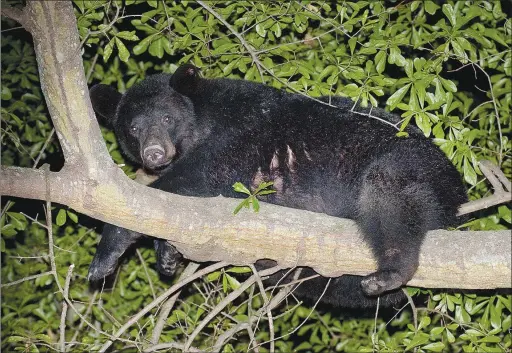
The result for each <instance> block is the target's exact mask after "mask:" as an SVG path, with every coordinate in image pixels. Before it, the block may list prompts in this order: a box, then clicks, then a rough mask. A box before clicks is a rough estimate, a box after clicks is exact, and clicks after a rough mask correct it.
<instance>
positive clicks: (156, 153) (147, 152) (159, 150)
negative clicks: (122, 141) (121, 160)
mask: <svg viewBox="0 0 512 353" xmlns="http://www.w3.org/2000/svg"><path fill="white" fill-rule="evenodd" d="M142 155H143V158H144V162H145V164H148V165H153V166H156V165H160V164H162V162H163V161H164V157H165V150H164V149H163V147H162V146H160V145H151V146H148V147H146V148H144V151H143V152H142Z"/></svg>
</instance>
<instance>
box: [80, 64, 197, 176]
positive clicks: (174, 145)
mask: <svg viewBox="0 0 512 353" xmlns="http://www.w3.org/2000/svg"><path fill="white" fill-rule="evenodd" d="M199 81H200V78H199V75H198V70H197V69H196V68H195V67H194V66H192V65H184V66H181V67H180V68H178V69H177V70H176V72H175V73H174V74H173V75H167V74H158V75H153V76H149V77H148V78H146V79H145V80H143V81H142V82H140V83H138V84H136V85H134V86H132V87H131V88H129V89H128V90H127V91H126V93H125V94H121V93H119V92H117V91H116V90H114V89H113V88H111V87H110V86H107V85H102V84H98V85H95V86H93V87H92V88H91V90H90V97H91V102H92V105H93V108H94V110H95V111H96V113H97V114H98V115H99V116H100V117H101V118H103V119H102V120H103V122H104V123H105V125H107V126H109V127H111V128H113V129H114V132H115V134H116V136H117V139H118V141H119V144H120V146H121V149H122V151H123V152H124V153H125V154H126V155H127V156H128V157H129V158H130V159H131V160H132V161H134V162H136V163H138V164H140V165H142V166H143V167H144V168H146V169H149V170H151V171H160V170H162V169H164V168H165V167H166V166H168V165H169V164H171V163H172V162H173V161H174V160H176V159H177V158H179V157H180V156H182V155H185V154H186V153H187V152H188V151H189V150H191V149H192V148H193V147H194V146H195V145H196V143H197V141H198V140H199V138H200V137H201V136H200V135H201V132H200V131H201V130H202V129H201V128H200V123H199V122H198V119H197V117H196V114H195V112H194V105H193V103H192V100H191V99H190V98H189V97H188V96H187V95H189V94H192V93H193V91H195V90H196V86H197V84H198V83H199Z"/></svg>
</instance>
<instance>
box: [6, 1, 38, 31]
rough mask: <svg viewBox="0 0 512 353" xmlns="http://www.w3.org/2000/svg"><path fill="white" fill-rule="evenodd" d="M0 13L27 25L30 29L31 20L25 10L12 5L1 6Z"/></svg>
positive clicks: (26, 27)
mask: <svg viewBox="0 0 512 353" xmlns="http://www.w3.org/2000/svg"><path fill="white" fill-rule="evenodd" d="M0 11H1V12H0V14H1V15H2V16H4V17H7V18H10V19H11V20H13V21H16V22H18V23H19V24H20V25H22V26H23V27H25V29H26V30H30V29H31V28H30V26H29V21H28V20H27V16H26V15H25V13H24V12H23V10H20V9H17V8H15V7H12V6H3V5H2V6H1V9H0Z"/></svg>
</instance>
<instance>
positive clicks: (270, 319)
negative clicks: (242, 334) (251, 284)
mask: <svg viewBox="0 0 512 353" xmlns="http://www.w3.org/2000/svg"><path fill="white" fill-rule="evenodd" d="M250 267H251V270H252V272H253V273H254V275H255V276H256V283H257V284H258V287H259V289H260V293H261V297H262V298H263V302H264V304H265V306H266V307H268V304H269V299H268V297H267V293H266V292H265V287H264V286H263V282H262V281H261V277H260V275H259V273H258V271H257V270H256V267H254V265H251V266H250ZM267 317H268V328H269V334H270V350H269V351H270V353H274V351H275V342H274V337H275V334H274V318H273V317H272V311H271V310H267Z"/></svg>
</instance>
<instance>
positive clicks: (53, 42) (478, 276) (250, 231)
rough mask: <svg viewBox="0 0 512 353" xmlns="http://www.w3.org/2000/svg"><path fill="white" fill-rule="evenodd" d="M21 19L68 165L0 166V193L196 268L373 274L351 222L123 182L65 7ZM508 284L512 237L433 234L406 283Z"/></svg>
mask: <svg viewBox="0 0 512 353" xmlns="http://www.w3.org/2000/svg"><path fill="white" fill-rule="evenodd" d="M23 16H24V18H25V19H27V18H30V29H31V32H32V35H33V38H34V44H35V45H34V46H35V50H36V55H37V59H38V65H39V73H40V76H41V85H42V89H43V93H44V95H45V98H46V102H47V104H48V108H49V111H50V114H51V117H52V120H53V124H54V126H55V129H56V131H57V136H58V138H59V141H60V143H61V146H62V149H63V151H64V156H65V159H66V165H65V167H64V168H63V169H62V170H61V171H60V172H58V173H52V172H49V171H45V170H30V169H25V168H16V167H2V168H1V169H0V192H1V194H2V195H9V196H18V197H24V198H33V199H42V200H44V199H49V200H51V201H54V202H58V203H61V204H63V205H67V206H69V207H72V208H73V209H75V210H76V211H78V212H80V213H84V214H87V215H89V216H91V217H95V218H98V219H100V220H102V221H106V222H109V223H112V224H115V225H118V226H122V227H125V228H129V229H133V230H135V231H139V232H142V233H145V234H148V235H153V236H156V237H159V238H163V239H168V240H170V241H171V242H172V243H173V244H174V245H175V246H176V247H177V248H178V250H180V251H181V252H182V253H183V254H184V255H185V256H186V257H188V258H190V259H192V260H194V261H218V260H224V261H227V262H229V263H233V264H248V263H252V262H254V261H255V260H257V259H262V258H268V259H274V260H277V261H278V263H279V264H280V265H281V266H283V267H290V266H310V267H313V268H314V269H315V270H317V271H318V272H319V273H321V274H323V275H328V276H337V275H341V274H343V273H352V274H361V275H363V274H367V273H370V272H372V271H374V270H375V263H374V261H373V258H372V256H371V253H370V252H369V249H368V248H367V247H366V245H365V244H364V243H363V242H362V240H361V236H360V234H359V232H358V230H357V227H356V225H355V223H354V222H352V221H350V220H345V219H339V218H334V217H329V216H326V215H322V214H316V213H312V212H306V211H300V210H293V209H288V208H284V207H278V206H274V205H267V204H264V205H263V206H262V210H261V211H260V212H259V213H258V214H255V213H252V212H241V213H240V214H239V215H237V216H233V214H232V211H233V209H234V208H235V206H236V205H237V204H238V202H239V200H238V201H237V200H231V199H226V198H222V197H216V198H191V197H183V196H178V195H172V194H168V193H163V192H160V191H158V190H154V189H149V188H147V187H145V186H142V185H139V184H137V183H135V182H134V181H131V180H129V179H128V178H127V177H126V176H125V175H124V174H123V173H122V171H121V170H120V169H119V168H117V167H116V166H115V164H114V163H113V162H112V161H111V159H110V157H109V155H108V153H107V151H106V148H105V144H104V142H103V140H102V137H101V134H100V130H99V127H98V124H97V122H96V119H95V117H94V113H93V111H92V108H91V103H90V100H89V97H88V89H87V85H86V81H85V77H84V70H83V65H82V60H81V57H80V48H79V40H78V39H79V38H78V34H77V29H76V28H77V26H76V20H75V16H74V14H73V9H72V5H71V3H69V2H54V1H42V2H29V3H28V5H27V7H26V8H25V10H24V14H23ZM26 21H28V20H26ZM511 281H512V279H511V235H510V232H508V231H496V232H447V231H433V232H430V233H429V235H428V237H427V240H426V241H425V244H424V246H423V248H422V253H421V256H420V266H419V269H418V271H417V273H416V275H415V276H414V278H413V280H412V281H411V282H409V284H410V285H413V286H422V287H430V288H434V287H437V288H481V289H484V288H503V287H510V286H511Z"/></svg>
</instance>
